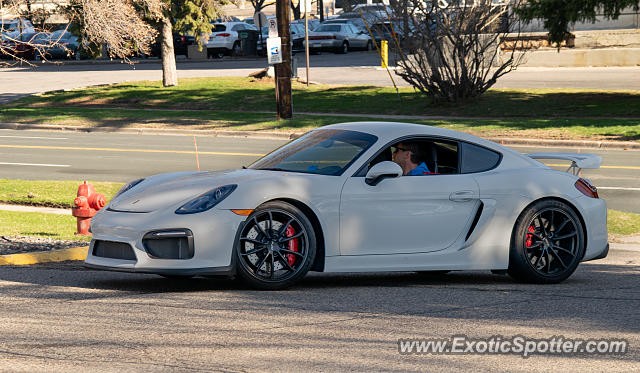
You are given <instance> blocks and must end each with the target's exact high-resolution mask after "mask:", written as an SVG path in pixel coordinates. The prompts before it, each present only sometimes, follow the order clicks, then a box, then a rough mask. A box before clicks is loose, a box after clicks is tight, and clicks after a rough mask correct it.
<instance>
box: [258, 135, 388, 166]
mask: <svg viewBox="0 0 640 373" xmlns="http://www.w3.org/2000/svg"><path fill="white" fill-rule="evenodd" d="M377 139H378V138H377V137H376V136H373V135H369V134H366V133H362V132H356V131H345V130H316V131H313V132H310V133H309V134H307V135H305V136H303V137H301V138H299V139H297V140H294V141H292V142H290V143H288V144H286V145H284V146H283V147H281V148H279V149H277V150H275V151H274V152H272V153H271V154H268V155H266V156H265V157H264V158H262V159H259V160H258V161H256V162H255V163H254V164H252V165H251V166H250V167H249V168H252V169H263V170H264V169H266V170H276V171H290V172H302V173H309V174H320V175H340V174H342V172H344V170H345V169H346V168H347V167H349V165H350V164H351V163H352V162H353V161H355V160H356V159H358V157H359V156H360V155H361V154H362V153H363V152H364V151H365V150H367V149H368V148H369V147H370V146H371V145H373V143H375V142H376V140H377Z"/></svg>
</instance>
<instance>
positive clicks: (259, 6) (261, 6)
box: [249, 0, 269, 14]
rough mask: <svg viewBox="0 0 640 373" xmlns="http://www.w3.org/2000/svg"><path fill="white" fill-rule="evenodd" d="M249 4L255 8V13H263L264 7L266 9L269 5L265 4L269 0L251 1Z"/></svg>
mask: <svg viewBox="0 0 640 373" xmlns="http://www.w3.org/2000/svg"><path fill="white" fill-rule="evenodd" d="M249 2H250V3H251V6H253V13H254V14H255V13H258V12H259V11H261V10H262V9H264V7H266V6H267V5H269V4H265V3H267V0H249Z"/></svg>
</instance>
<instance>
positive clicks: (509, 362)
mask: <svg viewBox="0 0 640 373" xmlns="http://www.w3.org/2000/svg"><path fill="white" fill-rule="evenodd" d="M639 264H640V251H619V250H613V251H612V252H611V253H610V255H609V257H608V258H606V259H604V260H600V261H595V262H589V263H583V264H582V265H581V266H580V267H579V268H578V271H577V272H576V273H575V274H574V275H573V276H572V277H571V278H570V279H569V280H567V281H566V282H564V283H562V284H559V285H549V286H540V285H523V284H517V283H514V282H513V281H512V280H511V279H510V278H508V277H506V276H499V275H492V274H490V273H489V272H454V273H451V274H448V275H443V276H441V277H422V276H420V275H417V274H415V273H380V274H367V275H362V274H340V275H337V274H320V273H312V274H310V275H309V276H308V277H307V278H306V279H305V280H303V281H302V282H301V283H300V285H299V286H296V287H295V288H293V289H291V290H288V291H278V292H260V291H253V290H248V289H246V288H243V287H242V286H240V285H238V284H237V283H236V282H234V281H231V280H227V279H205V278H195V279H191V280H183V281H176V280H170V279H164V278H161V277H159V276H154V275H135V274H120V273H114V272H98V271H92V270H88V269H84V268H83V267H82V266H81V265H80V264H77V263H60V264H42V265H38V266H32V267H0V298H1V300H0V320H1V325H2V327H1V330H2V334H0V364H1V366H2V369H3V370H9V371H43V370H46V371H51V372H53V371H60V372H62V371H70V370H76V369H83V370H86V369H89V370H94V369H95V370H97V369H99V370H101V371H122V370H126V371H149V370H153V371H234V372H235V371H246V370H251V371H274V370H278V371H291V370H295V371H311V370H313V371H361V372H371V371H424V370H428V371H450V370H464V371H476V370H482V371H504V370H508V371H516V372H546V371H548V370H549V367H551V366H552V367H554V369H557V370H566V371H584V370H586V369H590V370H600V371H602V370H613V371H632V370H634V369H635V367H637V362H638V359H640V352H639V350H638V347H637V346H638V344H639V343H640V334H639V332H640V328H639V325H640V323H639V322H638V321H639V320H640V313H639V311H638V308H637V305H638V302H639V301H640V291H639V290H638V287H637V276H638V274H639V271H640V267H639ZM460 334H464V335H466V336H468V337H471V338H489V337H491V336H496V335H500V336H504V337H505V338H509V337H513V336H516V335H521V336H524V337H527V338H534V339H542V338H550V337H552V336H563V337H565V338H580V339H596V338H603V339H611V338H617V339H626V340H627V341H628V343H629V346H630V348H629V351H628V353H626V354H624V355H617V356H612V355H586V354H582V355H580V354H578V355H536V356H532V357H528V358H526V359H523V358H522V357H521V356H517V355H491V354H484V355H470V354H458V355H432V354H420V355H401V354H399V352H398V343H397V341H398V339H400V338H450V337H451V336H452V335H460Z"/></svg>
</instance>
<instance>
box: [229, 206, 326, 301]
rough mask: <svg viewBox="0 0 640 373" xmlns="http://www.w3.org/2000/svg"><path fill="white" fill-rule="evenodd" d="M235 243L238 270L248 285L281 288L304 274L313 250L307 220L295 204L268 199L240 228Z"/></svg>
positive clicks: (314, 247) (270, 288)
mask: <svg viewBox="0 0 640 373" xmlns="http://www.w3.org/2000/svg"><path fill="white" fill-rule="evenodd" d="M238 241H239V242H238V244H237V245H236V250H235V255H236V260H237V261H236V263H237V273H238V275H239V277H240V278H241V279H242V280H244V281H245V282H246V283H247V284H249V285H250V286H251V287H254V288H258V289H264V290H277V289H284V288H286V287H289V286H291V285H293V284H294V283H295V282H296V281H298V280H299V279H301V278H302V277H304V275H306V274H307V272H308V271H309V269H310V268H311V265H312V264H313V261H314V258H315V253H316V237H315V233H314V230H313V226H312V225H311V222H310V221H309V219H308V218H307V217H306V216H305V215H304V213H302V211H300V210H299V209H298V208H296V207H295V206H293V205H291V204H289V203H286V202H282V201H274V202H268V203H265V204H264V205H262V206H261V207H259V208H258V209H256V210H255V211H254V212H253V213H252V214H251V215H250V216H249V218H248V219H247V220H246V224H245V225H244V226H243V227H242V230H241V232H240V238H239V240H238Z"/></svg>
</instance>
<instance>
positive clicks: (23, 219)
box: [0, 211, 91, 241]
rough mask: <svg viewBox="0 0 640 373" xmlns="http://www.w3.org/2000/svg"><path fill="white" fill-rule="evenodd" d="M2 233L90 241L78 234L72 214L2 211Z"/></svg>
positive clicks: (88, 238) (0, 233)
mask: <svg viewBox="0 0 640 373" xmlns="http://www.w3.org/2000/svg"><path fill="white" fill-rule="evenodd" d="M0 227H2V228H1V231H0V235H2V236H28V237H45V238H51V239H55V240H72V241H89V240H90V239H91V238H90V237H87V236H76V235H74V233H75V231H76V218H75V217H73V216H71V215H58V214H42V213H38V212H17V211H0Z"/></svg>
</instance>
